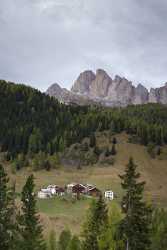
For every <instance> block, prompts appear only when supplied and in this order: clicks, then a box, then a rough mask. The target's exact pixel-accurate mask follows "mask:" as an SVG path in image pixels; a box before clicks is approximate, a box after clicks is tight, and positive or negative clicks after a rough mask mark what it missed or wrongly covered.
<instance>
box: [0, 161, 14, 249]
mask: <svg viewBox="0 0 167 250" xmlns="http://www.w3.org/2000/svg"><path fill="white" fill-rule="evenodd" d="M8 182H9V179H8V178H7V174H6V173H5V170H4V168H3V166H2V165H0V249H3V250H10V249H14V248H13V246H14V240H15V239H14V238H13V236H14V230H15V226H14V224H13V216H12V215H13V211H14V206H13V192H12V189H11V188H9V187H8Z"/></svg>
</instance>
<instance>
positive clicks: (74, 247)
mask: <svg viewBox="0 0 167 250" xmlns="http://www.w3.org/2000/svg"><path fill="white" fill-rule="evenodd" d="M67 250H81V242H80V240H79V238H78V237H77V236H76V235H74V236H73V237H72V239H71V241H70V243H69V245H68V247H67Z"/></svg>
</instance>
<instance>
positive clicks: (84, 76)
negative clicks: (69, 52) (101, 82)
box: [71, 70, 96, 94]
mask: <svg viewBox="0 0 167 250" xmlns="http://www.w3.org/2000/svg"><path fill="white" fill-rule="evenodd" d="M95 77H96V76H95V74H94V73H93V72H92V71H91V70H87V71H84V72H82V73H81V74H80V75H79V77H78V78H77V80H76V81H75V83H74V85H73V86H72V88H71V91H72V92H75V93H79V94H88V93H89V88H90V85H91V83H92V81H93V80H94V79H95Z"/></svg>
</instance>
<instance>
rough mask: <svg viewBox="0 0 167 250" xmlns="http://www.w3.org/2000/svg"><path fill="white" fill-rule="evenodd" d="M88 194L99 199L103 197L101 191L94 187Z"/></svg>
mask: <svg viewBox="0 0 167 250" xmlns="http://www.w3.org/2000/svg"><path fill="white" fill-rule="evenodd" d="M87 194H88V195H89V196H93V197H99V196H100V195H101V191H100V190H99V189H98V188H96V187H92V188H90V189H89V190H88V192H87Z"/></svg>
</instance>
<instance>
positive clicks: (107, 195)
mask: <svg viewBox="0 0 167 250" xmlns="http://www.w3.org/2000/svg"><path fill="white" fill-rule="evenodd" d="M104 197H105V198H106V199H108V200H113V199H114V193H113V191H112V190H107V191H105V192H104Z"/></svg>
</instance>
